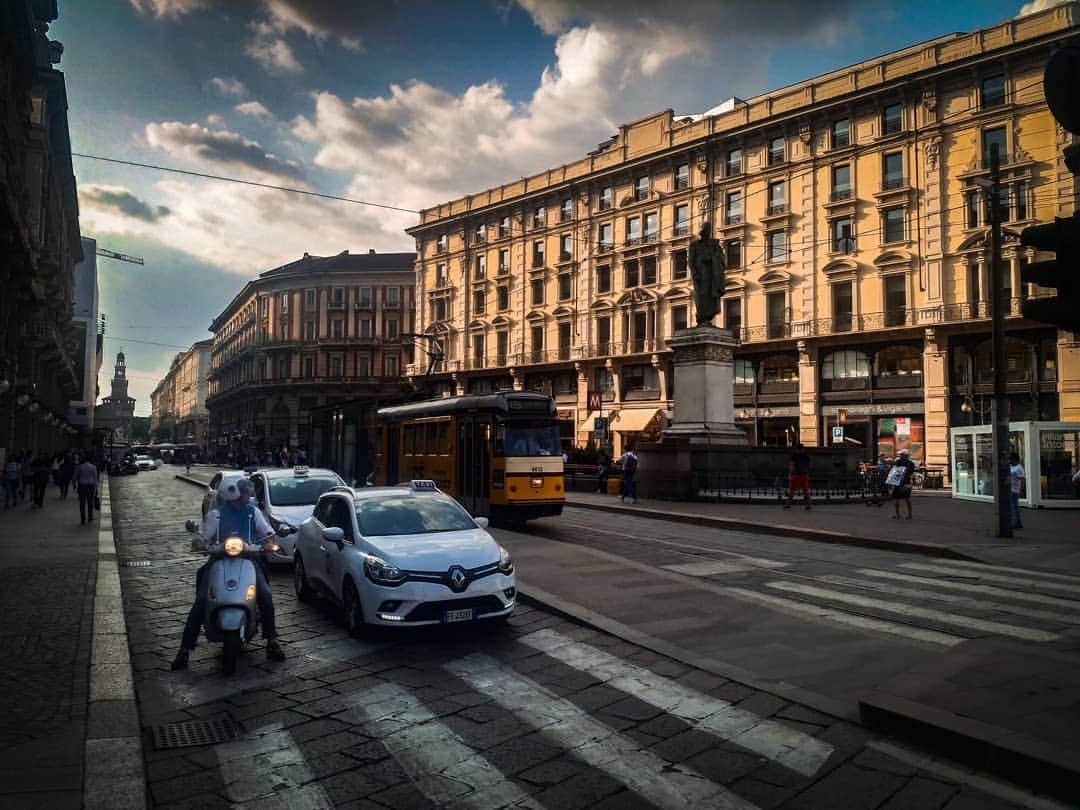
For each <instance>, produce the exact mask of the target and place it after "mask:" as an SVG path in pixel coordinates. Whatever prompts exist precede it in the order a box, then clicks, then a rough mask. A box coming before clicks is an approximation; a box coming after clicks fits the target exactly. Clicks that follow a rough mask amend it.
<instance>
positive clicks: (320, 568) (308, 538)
mask: <svg viewBox="0 0 1080 810" xmlns="http://www.w3.org/2000/svg"><path fill="white" fill-rule="evenodd" d="M332 502H333V498H330V497H326V496H324V497H322V498H321V499H319V502H318V503H317V504H315V510H314V511H313V512H312V513H311V521H310V522H308V521H304V524H303V525H302V526H301V528H300V539H299V540H298V541H297V551H298V552H299V553H300V556H301V558H302V559H303V561H304V571H305V572H306V574H307V578H308V580H310V581H311V582H312V583H314V584H316V585H318V586H319V587H321V588H324V589H325V588H327V587H329V586H328V584H327V582H326V560H325V557H326V553H325V551H324V547H325V546H326V540H325V539H324V538H323V536H322V530H323V528H324V527H325V526H328V525H329V522H328V521H329V520H330V507H331V505H332Z"/></svg>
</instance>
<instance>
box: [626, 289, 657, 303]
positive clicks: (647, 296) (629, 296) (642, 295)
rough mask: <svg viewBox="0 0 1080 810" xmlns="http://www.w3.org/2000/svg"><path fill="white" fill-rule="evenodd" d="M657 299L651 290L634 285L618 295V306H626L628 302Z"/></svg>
mask: <svg viewBox="0 0 1080 810" xmlns="http://www.w3.org/2000/svg"><path fill="white" fill-rule="evenodd" d="M656 300H657V296H656V293H654V292H653V291H652V290H644V289H642V288H641V287H634V288H633V289H632V290H628V291H627V292H625V293H623V294H622V295H621V296H619V300H618V302H617V303H618V304H619V306H628V305H630V304H645V303H651V302H654V301H656Z"/></svg>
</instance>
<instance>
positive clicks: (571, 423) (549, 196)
mask: <svg viewBox="0 0 1080 810" xmlns="http://www.w3.org/2000/svg"><path fill="white" fill-rule="evenodd" d="M1077 20H1078V9H1077V5H1076V4H1075V3H1070V4H1066V5H1062V6H1058V7H1056V8H1053V9H1050V10H1048V11H1044V12H1041V13H1037V14H1033V15H1030V16H1027V17H1023V18H1017V19H1012V20H1009V21H1007V22H1004V23H1001V24H1000V25H996V26H992V27H990V28H985V29H981V30H978V31H974V32H971V33H963V34H953V35H949V36H945V37H940V38H938V39H935V40H931V41H928V42H923V43H920V44H918V45H914V46H912V47H909V48H905V49H903V50H901V51H897V52H894V53H890V54H886V55H884V56H881V57H879V58H876V59H871V60H868V61H866V62H862V63H860V64H856V65H853V66H851V67H848V68H844V69H842V70H838V71H835V72H833V73H829V74H826V75H823V76H819V77H816V78H813V79H810V80H808V81H805V82H802V83H800V84H797V85H794V86H790V87H785V88H782V89H780V90H777V91H775V92H772V93H768V94H765V95H762V96H760V97H757V98H752V99H748V100H745V101H744V100H740V99H731V100H730V101H728V102H726V103H725V104H723V105H721V106H720V107H717V108H716V109H714V110H710V111H709V112H708V113H706V114H704V115H698V116H687V117H679V116H675V115H674V114H673V113H672V112H671V111H670V110H667V111H664V112H661V113H658V114H656V115H652V116H649V117H648V118H645V119H642V120H640V121H636V122H633V123H630V124H626V125H623V126H621V127H620V128H619V132H618V133H617V134H616V135H614V136H613V137H612V138H611V139H610V140H608V141H606V142H604V143H602V144H600V145H599V147H598V148H597V149H596V150H595V151H593V152H591V153H590V154H589V155H587V156H586V157H585V158H583V159H582V160H579V161H577V162H575V163H571V164H567V165H564V166H559V167H556V168H553V169H550V170H548V171H545V172H542V173H540V174H538V175H535V176H532V177H528V178H524V179H522V180H519V181H516V182H513V183H509V184H507V185H505V186H500V187H497V188H491V189H487V190H485V191H482V192H479V193H477V194H472V195H470V196H467V197H464V198H462V199H458V200H454V201H451V202H447V203H444V204H441V205H438V206H435V207H433V208H430V209H426V210H424V211H422V212H421V214H420V222H419V224H418V225H416V226H415V227H413V228H410V229H409V231H408V232H409V233H410V234H411V235H412V236H413V237H415V239H416V241H417V262H416V268H417V303H418V309H417V313H418V322H419V328H420V329H421V330H422V331H424V332H425V333H427V334H430V335H432V336H433V338H435V339H437V340H438V341H439V342H440V344H441V345H442V346H443V348H444V350H445V360H444V361H443V362H442V363H441V364H440V365H439V367H438V368H437V371H436V374H435V375H434V377H433V378H432V380H431V382H434V383H435V384H436V385H437V386H440V387H442V388H443V389H444V390H447V391H458V392H466V391H469V392H471V391H476V392H481V391H487V390H491V389H498V388H515V389H535V390H541V391H546V392H548V393H550V394H551V395H552V396H554V398H555V399H556V401H557V404H558V409H559V416H560V418H561V419H562V424H563V428H562V431H563V437H564V440H565V441H566V442H567V443H571V442H572V443H576V444H582V443H584V442H585V441H587V440H588V439H589V438H590V437H591V435H592V429H593V425H594V419H595V417H597V416H604V417H607V418H609V420H611V421H610V425H611V429H612V431H613V434H614V435H613V438H614V445H615V449H616V451H619V450H621V449H622V448H623V447H624V446H625V445H626V444H628V443H632V442H634V441H636V440H638V439H640V438H644V437H653V436H656V435H657V434H658V432H659V431H661V430H662V428H663V425H664V423H665V417H666V416H667V415H668V414H669V413H670V409H671V406H672V402H673V400H674V398H675V397H677V396H678V393H679V392H678V391H674V390H672V383H673V374H672V367H671V354H670V351H669V350H668V348H667V343H666V341H667V339H668V338H669V337H670V336H671V335H672V334H673V332H674V331H675V330H677V329H681V328H683V327H685V326H687V325H692V324H694V323H695V322H696V320H695V315H694V311H693V310H694V303H693V300H692V284H691V281H690V279H689V274H688V269H687V247H688V245H689V243H690V241H691V239H692V238H693V237H694V235H695V234H696V233H697V231H698V230H699V229H700V226H701V225H702V223H703V222H706V221H707V222H709V223H711V225H712V228H713V230H714V232H715V235H717V236H718V237H719V238H720V239H721V240H722V242H723V245H724V249H725V252H726V259H727V265H728V272H727V286H726V293H725V295H724V298H723V308H722V312H721V314H720V315H719V316H718V318H717V321H718V325H720V326H724V327H726V328H728V329H731V330H732V331H733V332H734V333H735V334H736V335H737V336H738V337H739V339H740V347H739V349H738V351H737V353H736V358H737V359H736V368H735V386H734V387H735V391H734V396H735V411H736V416H737V418H738V423H739V425H740V426H741V427H742V428H743V429H744V430H745V431H746V433H747V434H748V435H749V437H750V439H751V441H752V442H753V443H755V444H759V445H785V444H791V443H793V442H795V441H796V440H801V441H802V442H804V443H805V444H807V445H824V444H826V443H832V442H844V443H847V444H853V445H859V446H863V447H864V448H865V452H866V457H867V458H871V457H873V456H874V455H876V453H877V452H878V451H880V452H885V453H887V454H891V453H893V452H895V451H896V450H898V449H901V448H909V449H910V450H911V452H912V454H913V456H915V457H916V458H918V459H925V460H926V462H927V463H928V464H931V465H935V466H944V464H945V462H946V458H947V453H948V429H949V426H950V425H957V424H962V425H966V424H969V423H971V422H973V421H978V420H980V419H981V420H983V421H986V420H988V419H989V401H990V390H991V383H992V371H991V368H990V321H989V307H988V300H989V290H990V283H989V282H990V278H989V270H988V268H989V224H988V223H989V218H988V215H989V210H990V209H989V205H990V203H989V202H988V201H987V199H985V195H983V193H982V191H981V188H980V185H979V183H980V182H982V181H984V180H985V179H986V178H987V177H988V174H989V155H990V153H991V150H992V149H995V148H996V149H998V150H1000V151H999V154H1000V155H1001V162H1002V177H1003V193H1002V195H1001V197H1000V199H999V200H997V201H996V204H997V205H998V206H999V208H1000V210H1001V213H1002V217H1003V220H1004V222H1005V223H1006V224H1005V228H1004V245H1005V250H1004V260H1005V262H1006V264H1007V268H1008V272H1007V280H1006V286H1007V288H1008V293H1007V294H1008V296H1009V298H1010V315H1009V318H1008V325H1007V328H1008V330H1009V338H1008V349H1007V355H1008V363H1009V398H1010V410H1011V412H1012V418H1013V419H1016V420H1020V419H1028V418H1032V419H1036V418H1037V419H1059V418H1060V419H1078V418H1080V352H1078V347H1077V342H1076V337H1075V336H1074V335H1071V334H1066V333H1061V334H1059V333H1058V332H1057V331H1056V330H1054V329H1052V328H1048V327H1046V326H1043V325H1041V324H1038V323H1033V322H1029V321H1026V320H1024V319H1023V318H1022V317H1021V314H1020V305H1021V302H1022V301H1023V300H1024V298H1025V296H1029V295H1038V294H1040V291H1039V290H1038V289H1037V288H1033V287H1028V288H1024V286H1022V285H1021V284H1020V282H1019V276H1020V270H1021V268H1022V267H1023V265H1024V263H1025V262H1030V261H1033V260H1034V259H1035V258H1036V257H1035V255H1034V253H1033V252H1032V251H1031V250H1029V249H1025V248H1021V247H1020V245H1019V242H1018V236H1019V232H1020V230H1021V229H1022V228H1023V227H1025V226H1026V225H1028V224H1031V223H1033V222H1035V221H1037V220H1042V221H1046V220H1048V219H1049V218H1051V217H1053V216H1055V215H1058V216H1061V215H1067V214H1070V213H1072V211H1073V210H1074V209H1075V204H1076V196H1077V195H1076V192H1077V185H1076V181H1075V179H1074V178H1073V177H1072V175H1071V174H1069V172H1068V171H1067V169H1066V168H1065V166H1064V161H1063V158H1062V154H1061V152H1062V148H1063V147H1064V146H1065V145H1067V144H1068V143H1070V142H1071V141H1072V136H1071V135H1069V134H1068V133H1065V132H1064V131H1063V130H1062V129H1061V128H1060V127H1059V126H1057V124H1056V123H1055V121H1054V119H1053V118H1052V117H1051V115H1050V113H1049V111H1048V109H1047V106H1046V102H1045V99H1044V96H1043V89H1042V70H1043V68H1044V66H1045V64H1046V62H1047V60H1048V58H1049V56H1050V54H1051V53H1052V52H1053V51H1054V50H1055V49H1057V48H1059V47H1061V46H1062V45H1065V44H1069V43H1075V42H1077V41H1080V29H1078V27H1077ZM407 373H408V374H409V375H411V376H416V375H419V374H421V373H422V369H421V367H420V365H419V364H417V365H413V366H409V367H408V368H407ZM590 391H592V392H599V393H600V394H601V405H602V408H600V409H597V408H595V407H593V408H592V409H590V408H589V405H590V402H589V399H588V392H590ZM591 404H593V405H594V406H595V405H596V403H595V402H593V403H591Z"/></svg>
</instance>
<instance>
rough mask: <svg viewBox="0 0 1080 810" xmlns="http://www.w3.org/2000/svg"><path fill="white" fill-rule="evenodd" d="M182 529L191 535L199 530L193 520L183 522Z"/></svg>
mask: <svg viewBox="0 0 1080 810" xmlns="http://www.w3.org/2000/svg"><path fill="white" fill-rule="evenodd" d="M184 528H185V529H187V530H188V531H189V532H191V533H192V534H195V532H197V531H198V530H199V526H198V524H197V523H196V522H195V521H194V520H188V521H185V522H184Z"/></svg>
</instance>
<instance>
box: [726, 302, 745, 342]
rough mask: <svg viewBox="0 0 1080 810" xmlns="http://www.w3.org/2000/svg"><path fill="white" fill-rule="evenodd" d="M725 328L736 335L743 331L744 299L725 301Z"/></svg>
mask: <svg viewBox="0 0 1080 810" xmlns="http://www.w3.org/2000/svg"><path fill="white" fill-rule="evenodd" d="M724 328H725V329H727V330H729V331H730V332H732V333H733V334H735V335H738V334H739V332H740V331H742V299H741V298H725V299H724Z"/></svg>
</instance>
